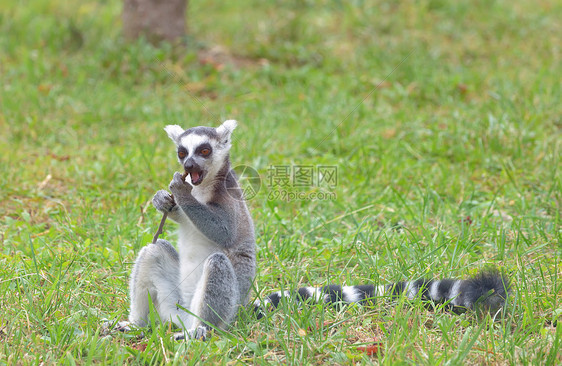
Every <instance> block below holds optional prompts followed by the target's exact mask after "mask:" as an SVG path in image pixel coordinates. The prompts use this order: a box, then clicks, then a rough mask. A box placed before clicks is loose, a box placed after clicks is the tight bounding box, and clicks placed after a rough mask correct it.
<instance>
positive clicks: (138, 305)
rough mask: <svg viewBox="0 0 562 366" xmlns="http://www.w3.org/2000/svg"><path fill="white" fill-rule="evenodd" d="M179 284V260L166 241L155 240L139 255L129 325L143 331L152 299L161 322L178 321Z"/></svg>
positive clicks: (133, 283)
mask: <svg viewBox="0 0 562 366" xmlns="http://www.w3.org/2000/svg"><path fill="white" fill-rule="evenodd" d="M178 283H179V256H178V253H177V251H176V249H175V248H174V247H173V246H172V245H171V244H170V243H169V242H167V241H166V240H162V239H158V240H157V241H156V243H155V244H149V245H147V246H145V247H144V248H142V250H141V251H140V253H139V255H138V257H137V260H136V261H135V265H134V266H133V270H132V273H131V280H130V284H129V288H130V291H131V294H130V295H131V310H130V313H129V321H130V322H131V323H133V324H134V325H136V326H139V327H143V326H145V325H146V324H147V322H148V315H149V300H148V294H150V298H151V299H152V303H153V304H154V307H155V308H156V309H157V311H158V314H159V316H160V319H161V320H162V321H167V320H168V321H169V320H172V319H175V318H177V316H178V313H179V312H178V308H177V305H176V304H177V303H178V302H180V299H181V295H180V291H179V288H178Z"/></svg>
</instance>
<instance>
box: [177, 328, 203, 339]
mask: <svg viewBox="0 0 562 366" xmlns="http://www.w3.org/2000/svg"><path fill="white" fill-rule="evenodd" d="M186 337H187V338H189V339H200V340H202V341H204V340H205V339H206V338H207V328H205V327H202V326H199V327H197V328H194V329H188V330H185V331H183V332H178V333H174V339H175V340H176V341H181V340H183V339H186Z"/></svg>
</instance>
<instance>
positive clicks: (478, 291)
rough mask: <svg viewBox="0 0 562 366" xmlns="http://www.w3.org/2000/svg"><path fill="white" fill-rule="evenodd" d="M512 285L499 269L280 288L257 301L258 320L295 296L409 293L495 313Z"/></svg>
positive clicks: (338, 299) (332, 298)
mask: <svg viewBox="0 0 562 366" xmlns="http://www.w3.org/2000/svg"><path fill="white" fill-rule="evenodd" d="M509 289H510V284H509V280H508V279H507V277H506V276H505V275H503V274H502V273H500V272H498V271H497V270H488V271H483V272H481V273H479V274H477V275H476V276H474V277H472V278H469V279H465V280H452V279H443V280H426V279H420V280H416V281H404V282H397V283H394V284H390V285H380V286H374V285H360V286H339V285H328V286H324V287H302V288H300V289H298V290H297V291H296V292H291V291H283V292H281V291H277V292H274V293H272V294H270V295H269V296H267V298H265V299H264V300H263V302H262V301H260V300H259V299H258V300H256V301H255V302H254V310H255V312H256V314H257V317H258V319H259V318H262V317H263V316H264V315H265V309H264V308H266V309H274V308H276V307H277V305H278V304H279V302H280V301H281V299H282V298H284V297H285V298H287V299H294V300H296V301H297V302H298V303H306V302H313V303H326V304H337V303H348V304H350V303H366V302H368V301H373V300H374V299H375V298H376V297H383V296H390V297H398V296H400V295H404V296H406V297H407V298H408V299H410V300H413V299H414V298H416V297H417V296H420V297H421V299H422V300H426V301H432V302H434V303H447V304H448V305H449V306H450V307H451V308H452V310H453V311H454V312H455V313H462V312H464V311H466V310H484V311H486V312H490V313H492V314H494V313H496V312H497V311H499V310H500V309H502V308H505V306H506V305H507V297H508V295H509Z"/></svg>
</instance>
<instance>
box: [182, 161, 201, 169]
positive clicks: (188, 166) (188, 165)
mask: <svg viewBox="0 0 562 366" xmlns="http://www.w3.org/2000/svg"><path fill="white" fill-rule="evenodd" d="M183 168H184V169H185V171H186V172H191V171H192V170H193V169H198V168H199V166H198V165H197V164H195V162H194V161H193V159H191V158H189V159H187V160H186V161H185V162H184V163H183Z"/></svg>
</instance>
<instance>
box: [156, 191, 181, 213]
mask: <svg viewBox="0 0 562 366" xmlns="http://www.w3.org/2000/svg"><path fill="white" fill-rule="evenodd" d="M152 204H153V205H154V207H155V208H156V209H157V210H158V211H160V212H162V213H164V212H170V211H172V210H173V208H174V207H175V206H176V202H175V201H174V197H172V195H171V194H169V193H168V192H166V191H164V190H160V191H158V192H156V194H155V195H154V197H152Z"/></svg>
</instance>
